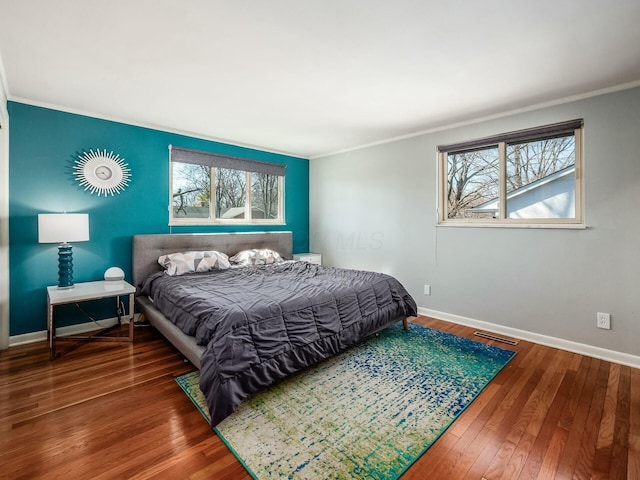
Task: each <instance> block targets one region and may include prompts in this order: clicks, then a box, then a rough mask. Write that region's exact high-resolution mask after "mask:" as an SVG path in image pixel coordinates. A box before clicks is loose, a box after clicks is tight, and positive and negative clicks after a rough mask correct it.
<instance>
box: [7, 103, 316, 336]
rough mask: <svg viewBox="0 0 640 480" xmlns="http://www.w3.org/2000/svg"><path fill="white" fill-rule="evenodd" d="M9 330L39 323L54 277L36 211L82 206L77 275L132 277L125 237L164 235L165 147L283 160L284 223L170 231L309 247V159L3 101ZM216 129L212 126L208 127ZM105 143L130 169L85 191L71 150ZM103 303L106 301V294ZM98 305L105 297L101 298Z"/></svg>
mask: <svg viewBox="0 0 640 480" xmlns="http://www.w3.org/2000/svg"><path fill="white" fill-rule="evenodd" d="M8 108H9V119H10V125H11V128H10V133H9V134H10V138H9V142H10V143H9V246H10V259H9V269H10V282H11V283H10V306H11V313H10V335H12V336H13V335H19V334H24V333H30V332H37V331H42V330H46V288H45V287H46V286H47V285H55V284H56V283H57V281H58V277H57V270H58V267H57V262H58V253H57V246H56V245H55V244H39V243H38V220H37V218H38V213H56V212H63V211H66V212H68V213H88V214H89V231H90V237H91V240H90V241H88V242H79V243H75V244H73V270H74V281H75V282H85V281H93V280H101V279H102V277H103V274H104V271H105V270H106V269H107V268H108V267H111V266H118V267H121V268H122V269H123V270H124V271H125V275H126V279H127V280H129V281H131V237H132V236H133V235H134V234H140V233H170V229H169V220H168V198H169V168H168V164H169V151H168V146H169V145H176V146H181V147H186V148H193V149H198V150H205V151H210V152H215V153H220V154H226V155H234V156H241V157H246V158H251V159H255V160H261V161H266V162H275V163H283V164H285V165H286V175H285V222H286V224H285V225H278V226H208V227H184V226H181V227H175V226H174V227H172V228H171V232H172V233H189V232H198V233H201V232H229V231H238V232H240V231H274V230H275V231H277V230H290V231H292V232H293V249H294V252H306V251H308V250H309V162H308V160H306V159H303V158H296V157H291V156H286V155H279V154H275V153H269V152H264V151H260V150H254V149H250V148H243V147H238V146H234V145H228V144H224V143H219V142H213V141H209V140H202V139H198V138H193V137H188V136H184V135H178V134H174V133H169V132H163V131H159V130H153V129H150V128H142V127H137V126H133V125H127V124H124V123H118V122H112V121H107V120H100V119H96V118H92V117H87V116H83V115H75V114H70V113H65V112H61V111H57V110H52V109H47V108H41V107H34V106H31V105H26V104H22V103H16V102H9V103H8ZM212 134H215V132H212ZM89 149H93V150H96V149H100V150H102V149H106V150H107V151H108V152H109V151H113V152H114V153H117V154H118V155H120V157H122V158H124V161H125V162H126V163H127V164H128V165H129V168H130V169H131V182H130V185H129V187H128V188H127V189H125V190H124V191H123V192H122V193H120V194H116V195H115V196H109V197H106V198H105V197H104V196H100V197H98V196H97V195H95V194H94V195H91V194H90V193H88V192H86V191H83V189H82V188H81V187H80V186H79V185H78V183H77V181H76V180H75V177H74V176H73V165H74V163H75V160H76V159H77V156H78V155H79V154H81V153H82V152H83V151H88V150H89ZM105 302H106V301H105ZM94 303H96V305H94V304H93V303H87V304H83V307H84V308H85V309H87V312H88V313H89V314H90V315H91V316H94V317H95V318H107V317H113V316H114V315H115V313H114V310H113V306H112V305H111V304H110V303H109V304H108V305H104V302H94ZM100 303H103V305H100ZM58 318H59V321H58V322H57V325H58V326H65V325H71V324H75V323H80V322H86V321H87V318H86V317H85V316H83V315H82V314H80V313H79V312H78V311H77V309H75V308H73V307H71V306H70V307H67V308H63V309H60V315H59V317H58Z"/></svg>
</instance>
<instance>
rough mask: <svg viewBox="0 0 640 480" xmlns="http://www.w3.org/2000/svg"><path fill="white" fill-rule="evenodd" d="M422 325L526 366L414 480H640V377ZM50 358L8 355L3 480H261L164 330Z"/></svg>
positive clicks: (0, 402)
mask: <svg viewBox="0 0 640 480" xmlns="http://www.w3.org/2000/svg"><path fill="white" fill-rule="evenodd" d="M413 321H415V322H416V323H419V324H422V325H426V326H429V327H432V328H436V329H439V330H443V331H447V332H450V333H454V334H457V335H461V336H465V337H469V338H474V339H475V340H478V341H483V342H486V343H492V344H495V345H497V346H502V347H504V348H509V349H512V350H515V351H517V352H518V355H516V357H515V358H514V359H513V360H512V361H511V363H510V364H509V365H508V366H507V367H506V368H505V369H504V370H503V371H502V372H500V374H498V376H497V377H496V378H495V379H494V381H493V382H491V383H490V384H489V385H488V386H487V388H486V389H485V390H484V391H483V392H482V393H481V394H480V396H479V397H478V398H477V399H476V400H475V401H474V402H473V403H472V404H471V406H469V407H468V408H467V410H466V411H465V412H464V413H463V414H462V415H461V416H460V417H459V418H458V419H457V420H456V421H455V422H454V423H453V425H451V427H450V428H449V429H448V430H447V431H446V432H445V433H444V434H443V435H442V436H441V437H440V438H439V439H438V441H437V442H436V443H435V444H434V445H433V446H432V447H431V448H430V449H429V450H428V451H427V452H426V453H425V454H424V455H423V456H422V457H421V458H420V459H419V460H418V461H417V462H416V463H415V464H414V465H413V466H412V467H411V468H410V469H409V470H408V471H407V472H406V473H405V474H404V475H403V477H402V479H403V480H409V479H427V478H428V479H447V480H455V479H467V478H468V479H478V480H480V479H486V480H497V479H509V480H514V479H523V480H524V479H554V478H555V479H589V478H593V479H638V480H640V370H637V369H633V368H629V367H626V366H622V365H618V364H613V363H610V362H606V361H602V360H598V359H595V358H590V357H584V356H582V355H578V354H574V353H569V352H565V351H562V350H556V349H553V348H549V347H544V346H541V345H536V344H533V343H529V342H524V341H522V342H520V343H519V344H518V345H517V346H515V347H511V346H508V345H504V344H499V343H495V342H492V341H489V340H484V339H480V338H478V337H474V336H473V331H474V330H472V329H470V328H467V327H463V326H459V325H455V324H450V323H446V322H442V321H438V320H434V319H430V318H427V317H418V318H416V319H414V320H413ZM48 355H49V352H48V349H47V345H46V343H45V342H39V343H37V344H31V345H25V346H19V347H12V348H10V349H8V350H5V351H2V352H0V478H2V479H5V478H6V479H14V480H17V479H36V478H47V479H74V480H78V479H111V478H117V479H123V478H136V479H166V478H171V479H209V478H213V479H222V480H224V479H230V480H238V479H248V478H250V477H249V475H248V474H247V473H246V471H245V470H244V469H243V467H242V466H241V465H240V463H239V462H238V461H237V460H236V458H235V457H234V456H233V455H232V454H231V452H230V451H229V450H228V449H227V447H226V446H225V445H224V444H223V443H222V442H221V441H220V439H219V438H218V437H217V436H216V435H215V433H213V432H212V431H211V430H210V429H209V427H208V425H207V424H206V422H205V421H204V420H203V419H202V417H201V415H200V413H199V412H198V411H197V410H196V408H194V407H193V405H192V404H191V402H190V401H189V399H188V398H187V397H186V395H184V394H183V393H182V391H181V390H180V387H178V385H177V384H176V382H175V380H174V378H175V377H176V376H179V375H182V374H184V373H187V372H189V371H192V370H193V367H192V365H191V364H189V363H187V362H185V361H184V360H183V358H182V356H181V355H180V354H179V353H178V352H177V351H175V350H174V349H173V347H171V346H170V345H169V344H168V343H167V342H166V341H165V340H164V339H162V338H161V337H160V336H159V335H158V334H157V333H156V332H155V330H153V328H151V327H140V328H136V341H135V343H134V344H133V345H131V344H108V343H88V344H86V345H83V346H81V347H80V348H78V349H76V350H73V351H71V352H69V353H67V354H66V355H64V356H63V357H61V358H59V359H57V360H55V361H53V362H50V361H49V357H48Z"/></svg>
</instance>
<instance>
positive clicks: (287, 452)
mask: <svg viewBox="0 0 640 480" xmlns="http://www.w3.org/2000/svg"><path fill="white" fill-rule="evenodd" d="M514 355H515V352H512V351H509V350H504V349H502V348H497V347H493V346H489V345H486V344H483V343H479V342H476V341H473V340H469V339H466V338H462V337H458V336H456V335H451V334H448V333H444V332H440V331H437V330H433V329H430V328H427V327H422V326H419V325H416V324H409V331H404V330H403V329H402V326H401V325H398V326H394V327H392V328H389V329H387V330H385V331H383V332H382V333H380V334H378V335H377V336H375V337H373V338H371V339H370V340H368V341H366V342H365V343H363V344H360V345H359V346H357V347H354V348H352V349H350V350H348V351H347V352H345V353H343V354H341V355H338V356H336V357H334V358H331V359H329V360H326V361H324V362H322V363H321V364H319V365H317V366H315V367H312V368H309V369H306V370H304V371H302V372H300V373H298V374H296V375H293V376H291V377H288V378H286V379H285V380H283V381H281V382H280V383H278V384H276V385H274V386H272V387H270V388H269V389H267V390H265V391H263V392H260V393H258V394H255V395H253V396H252V397H250V398H249V399H247V400H245V401H244V402H243V403H242V404H241V405H240V406H239V407H238V409H237V410H236V411H235V412H234V413H233V414H232V415H231V416H229V417H227V418H226V419H225V420H223V421H222V422H221V423H220V424H219V425H218V426H217V427H216V428H215V431H216V433H217V434H218V435H219V436H220V438H221V439H222V440H223V441H224V442H225V443H226V444H227V446H228V447H229V448H230V449H231V451H232V452H233V453H234V455H235V456H236V457H237V458H238V459H239V460H240V462H241V463H242V464H243V465H244V467H245V468H246V469H247V471H248V472H249V473H250V474H251V476H252V477H253V478H256V479H260V480H262V479H267V478H300V479H305V480H307V479H329V478H336V479H338V478H339V479H350V478H359V479H363V478H366V479H397V478H398V477H400V475H402V473H403V472H404V471H406V470H407V469H408V468H409V467H410V466H411V464H412V463H413V462H415V461H416V460H417V459H418V458H419V457H420V455H422V454H423V453H424V452H425V451H426V450H427V449H428V448H429V447H430V446H431V445H432V444H433V443H434V442H435V441H436V440H437V439H438V437H439V436H440V435H442V433H443V432H444V431H445V430H446V429H447V428H448V427H449V425H450V424H451V423H452V422H453V421H454V420H455V418H456V417H457V416H458V415H460V413H462V411H463V410H464V409H465V408H466V407H467V406H468V405H469V404H470V403H471V402H472V401H473V400H474V398H476V397H477V396H478V394H479V393H480V392H481V391H482V389H483V388H484V387H485V386H486V385H487V384H488V383H489V382H490V381H491V380H492V379H493V378H494V377H495V375H497V374H498V372H500V370H501V369H502V368H503V367H504V366H505V365H506V364H507V363H508V362H509V360H511V358H512V357H513V356H514ZM177 381H178V383H179V384H180V386H181V387H182V388H183V389H184V390H185V392H186V393H187V395H189V397H190V398H191V399H192V400H193V402H194V403H195V404H196V406H197V407H198V409H199V410H200V411H201V412H202V414H203V415H204V416H205V418H207V420H209V416H208V411H207V407H206V402H205V399H204V396H203V395H202V393H201V392H200V389H199V388H198V372H193V373H190V374H187V375H184V376H182V377H179V378H177Z"/></svg>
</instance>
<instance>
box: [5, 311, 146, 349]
mask: <svg viewBox="0 0 640 480" xmlns="http://www.w3.org/2000/svg"><path fill="white" fill-rule="evenodd" d="M139 315H140V314H139V313H136V314H135V317H136V318H134V322H135V321H137V317H138V316H139ZM116 323H118V317H113V318H105V319H103V320H98V325H96V324H95V323H94V322H85V323H78V324H76V325H69V326H68V327H58V328H56V335H57V336H60V337H63V336H65V335H79V334H82V333H87V332H91V331H95V330H100V329H102V328H109V327H111V326H113V325H115V324H116ZM122 323H126V324H128V323H129V317H128V316H126V317H124V318H123V319H122ZM46 339H47V331H46V330H41V331H39V332H31V333H24V334H22V335H13V336H11V337H9V346H10V347H15V346H16V345H24V344H27V343H34V342H41V341H43V340H46Z"/></svg>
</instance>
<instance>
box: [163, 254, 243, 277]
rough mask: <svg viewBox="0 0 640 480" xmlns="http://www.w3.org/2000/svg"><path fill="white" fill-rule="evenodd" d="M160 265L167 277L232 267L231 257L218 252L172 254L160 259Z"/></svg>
mask: <svg viewBox="0 0 640 480" xmlns="http://www.w3.org/2000/svg"><path fill="white" fill-rule="evenodd" d="M158 263H159V264H160V265H162V267H163V268H164V270H165V272H167V275H171V276H173V275H184V274H185V273H194V272H208V271H210V270H226V269H227V268H229V267H230V266H231V265H230V264H229V257H227V256H226V255H225V254H224V253H222V252H217V251H216V250H209V251H204V252H197V251H193V252H178V253H170V254H169V255H162V256H161V257H159V258H158Z"/></svg>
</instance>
